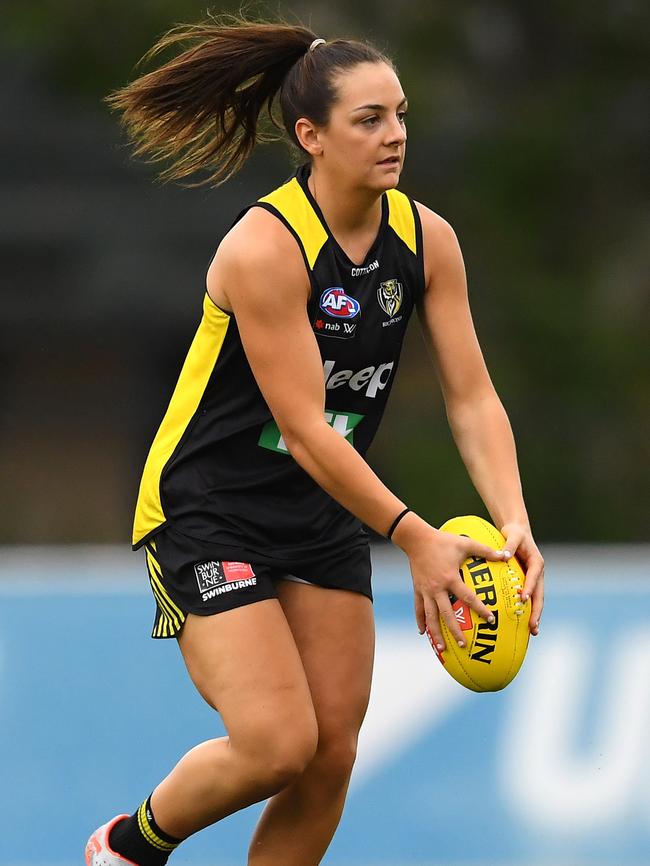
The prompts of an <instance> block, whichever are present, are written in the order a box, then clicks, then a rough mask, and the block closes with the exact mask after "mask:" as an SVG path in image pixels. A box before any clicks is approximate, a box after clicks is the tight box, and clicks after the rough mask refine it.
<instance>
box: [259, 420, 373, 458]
mask: <svg viewBox="0 0 650 866" xmlns="http://www.w3.org/2000/svg"><path fill="white" fill-rule="evenodd" d="M324 417H325V420H326V421H327V423H328V424H329V425H330V427H333V428H334V429H335V430H336V432H337V433H340V434H341V436H343V437H345V439H347V440H348V442H349V443H350V444H351V445H354V439H353V433H354V428H355V427H356V426H357V424H358V423H359V422H360V421H362V420H363V415H358V414H357V413H356V412H329V411H327V410H326V411H325V415H324ZM257 444H258V445H261V446H262V448H268V449H269V450H270V451H277V452H279V453H280V454H288V453H289V449H288V448H287V446H286V444H285V442H284V439H283V437H282V434H281V433H280V429H279V428H278V425H277V424H276V423H275V421H267V422H266V424H265V425H264V427H262V433H261V434H260V438H259V440H258V442H257Z"/></svg>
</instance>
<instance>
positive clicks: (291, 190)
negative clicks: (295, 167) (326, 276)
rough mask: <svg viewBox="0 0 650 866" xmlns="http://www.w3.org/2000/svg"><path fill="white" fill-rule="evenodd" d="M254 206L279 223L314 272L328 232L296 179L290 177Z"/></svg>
mask: <svg viewBox="0 0 650 866" xmlns="http://www.w3.org/2000/svg"><path fill="white" fill-rule="evenodd" d="M257 204H258V205H262V206H263V207H266V208H267V209H268V210H270V211H271V212H272V213H275V214H276V216H278V217H279V218H280V219H281V220H282V222H283V223H284V224H285V225H286V226H287V228H288V229H289V230H290V231H291V233H292V234H293V235H294V236H295V238H296V239H297V241H298V243H299V244H300V247H301V249H302V251H303V254H304V257H305V261H306V262H307V265H308V266H309V269H310V270H313V267H314V264H315V262H316V259H317V258H318V254H319V253H320V251H321V249H322V248H323V245H324V244H325V242H326V241H327V232H326V231H325V229H324V228H323V224H322V223H321V221H320V220H319V218H318V216H317V215H316V213H315V212H314V209H313V207H312V206H311V204H310V203H309V200H308V198H307V196H306V195H305V193H304V190H303V189H302V187H301V186H300V184H299V183H298V181H297V179H296V178H295V177H293V178H292V179H291V180H290V181H288V183H285V184H283V186H281V187H278V189H276V190H274V191H273V192H271V193H269V194H268V195H265V196H264V197H263V198H261V199H259V200H258V201H257Z"/></svg>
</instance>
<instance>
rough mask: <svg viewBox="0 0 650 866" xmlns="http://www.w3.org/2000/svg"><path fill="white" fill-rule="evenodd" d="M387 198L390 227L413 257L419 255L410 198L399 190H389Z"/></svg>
mask: <svg viewBox="0 0 650 866" xmlns="http://www.w3.org/2000/svg"><path fill="white" fill-rule="evenodd" d="M386 196H387V197H388V208H389V211H388V225H389V226H390V227H391V228H392V230H393V231H394V232H395V234H396V235H397V236H398V237H399V238H400V239H401V240H403V241H404V243H405V244H406V246H407V247H408V248H409V249H410V251H411V252H412V253H413V255H417V254H418V247H417V240H416V237H417V235H416V228H415V217H414V215H413V207H412V206H411V201H410V199H409V197H408V196H406V195H404V193H403V192H400V191H399V190H397V189H389V190H388V191H387V193H386Z"/></svg>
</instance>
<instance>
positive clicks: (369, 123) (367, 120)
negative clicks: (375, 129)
mask: <svg viewBox="0 0 650 866" xmlns="http://www.w3.org/2000/svg"><path fill="white" fill-rule="evenodd" d="M378 121H379V118H378V117H377V116H376V115H373V116H372V117H366V118H365V119H364V120H362V121H361V122H362V123H365V124H366V126H374V125H375V123H377V122H378Z"/></svg>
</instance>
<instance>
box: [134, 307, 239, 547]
mask: <svg viewBox="0 0 650 866" xmlns="http://www.w3.org/2000/svg"><path fill="white" fill-rule="evenodd" d="M229 323H230V316H229V315H228V314H227V313H225V312H224V311H223V310H221V309H219V307H217V306H216V304H214V303H213V301H212V300H211V298H210V296H209V295H208V294H206V295H205V299H204V301H203V318H202V319H201V323H200V325H199V328H198V330H197V332H196V334H195V336H194V340H193V341H192V345H191V346H190V349H189V352H188V354H187V357H186V359H185V363H184V364H183V369H182V370H181V374H180V376H179V379H178V382H177V383H176V388H175V389H174V393H173V394H172V398H171V401H170V403H169V406H168V408H167V412H166V413H165V417H164V418H163V420H162V423H161V425H160V427H159V429H158V432H157V434H156V437H155V439H154V441H153V444H152V446H151V450H150V451H149V456H148V457H147V462H146V463H145V466H144V471H143V473H142V479H141V481H140V491H139V494H138V502H137V505H136V510H135V520H134V525H133V544H134V545H135V544H138V543H139V542H141V541H142V540H143V539H144V538H146V537H147V536H148V535H150V534H151V533H152V532H153V531H154V530H155V529H156V528H157V527H158V526H160V525H161V524H163V523H165V522H166V520H167V517H166V515H165V512H164V509H163V505H162V502H161V497H160V481H161V476H162V473H163V470H164V468H165V465H166V464H167V462H168V460H169V459H170V457H171V456H172V454H173V453H174V450H175V449H176V447H177V445H178V444H179V442H180V440H181V438H182V436H183V434H184V433H185V431H186V429H187V426H188V424H189V423H190V421H191V420H192V418H193V417H194V414H195V412H196V410H197V409H198V407H199V403H200V401H201V398H202V396H203V393H204V391H205V389H206V387H207V384H208V381H209V379H210V376H211V374H212V370H213V369H214V366H215V364H216V363H217V359H218V357H219V353H220V352H221V347H222V346H223V342H224V340H225V337H226V332H227V330H228V325H229Z"/></svg>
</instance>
